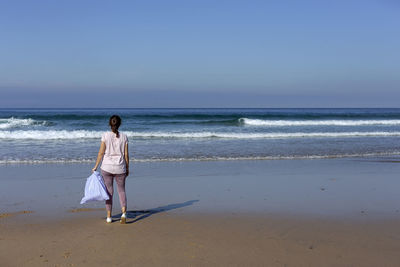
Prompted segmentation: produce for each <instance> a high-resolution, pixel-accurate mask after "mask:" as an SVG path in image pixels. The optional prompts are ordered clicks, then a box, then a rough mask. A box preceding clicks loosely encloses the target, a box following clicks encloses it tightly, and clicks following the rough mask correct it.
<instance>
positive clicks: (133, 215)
mask: <svg viewBox="0 0 400 267" xmlns="http://www.w3.org/2000/svg"><path fill="white" fill-rule="evenodd" d="M198 201H199V200H197V199H196V200H189V201H186V202H183V203H175V204H169V205H166V206H161V207H157V208H154V209H149V210H128V211H127V212H126V217H127V219H128V220H127V221H126V223H127V224H130V223H135V222H137V221H140V220H143V219H146V218H147V217H150V216H151V215H153V214H156V213H160V212H165V211H169V210H174V209H179V208H183V207H186V206H190V205H193V203H196V202H198ZM121 215H122V214H121V213H120V214H117V215H114V216H112V218H113V219H118V220H119V219H120V218H121ZM129 219H134V220H129Z"/></svg>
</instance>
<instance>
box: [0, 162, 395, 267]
mask: <svg viewBox="0 0 400 267" xmlns="http://www.w3.org/2000/svg"><path fill="white" fill-rule="evenodd" d="M88 170H90V166H89V165H85V164H66V165H56V164H54V165H42V166H37V165H19V166H17V165H8V166H0V173H1V176H0V260H1V262H2V264H1V266H399V265H400V254H399V253H398V251H400V242H399V241H400V227H398V225H399V223H400V214H399V209H400V205H399V203H400V194H398V191H399V190H398V188H400V187H399V186H400V181H399V180H400V179H398V173H399V171H400V165H399V164H397V163H393V162H390V161H387V162H381V161H380V160H377V161H375V160H360V159H340V160H338V159H332V160H299V161H297V160H293V161H292V160H285V161H252V162H248V161H241V162H239V161H238V162H180V163H176V162H164V163H142V164H135V165H134V171H133V176H131V177H129V180H128V181H127V194H128V224H126V225H121V224H119V222H118V218H119V216H120V213H119V212H118V209H119V204H118V197H117V195H116V196H114V201H115V202H114V203H115V204H114V212H113V215H114V222H113V223H112V224H108V225H107V224H106V223H105V217H104V216H105V211H104V206H103V204H101V203H93V204H89V205H84V206H82V205H79V201H80V198H81V197H82V192H83V186H84V182H85V177H86V176H87V173H88ZM27 173H29V176H27V175H26V174H27Z"/></svg>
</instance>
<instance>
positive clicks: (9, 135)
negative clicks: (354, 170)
mask: <svg viewBox="0 0 400 267" xmlns="http://www.w3.org/2000/svg"><path fill="white" fill-rule="evenodd" d="M102 133H103V132H102V131H88V130H73V131H67V130H48V131H42V130H27V131H22V130H15V131H8V130H6V131H4V130H0V139H33V140H56V139H60V140H71V139H99V138H100V137H101V135H102ZM124 133H125V134H127V136H128V137H130V138H159V139H172V138H175V139H204V138H224V139H290V138H350V137H390V136H400V132H385V131H376V132H294V133H282V132H276V133H229V132H132V131H127V132H124Z"/></svg>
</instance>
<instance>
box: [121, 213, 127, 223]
mask: <svg viewBox="0 0 400 267" xmlns="http://www.w3.org/2000/svg"><path fill="white" fill-rule="evenodd" d="M120 223H121V224H126V213H125V212H124V213H122V215H121V220H120Z"/></svg>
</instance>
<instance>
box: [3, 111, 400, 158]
mask: <svg viewBox="0 0 400 267" xmlns="http://www.w3.org/2000/svg"><path fill="white" fill-rule="evenodd" d="M113 114H118V115H120V116H121V117H122V125H121V128H120V131H122V132H125V133H126V134H127V135H128V138H129V142H130V153H131V159H132V160H136V161H179V160H235V159H250V160H251V159H254V160H260V159H265V160H268V159H296V158H310V159H313V158H335V157H371V156H394V155H400V109H0V164H7V163H34V164H40V163H49V162H50V163H51V162H65V163H68V162H94V161H95V158H96V156H97V152H98V148H99V145H100V137H101V134H102V133H103V132H104V131H109V126H108V118H109V117H110V116H111V115H113Z"/></svg>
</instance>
